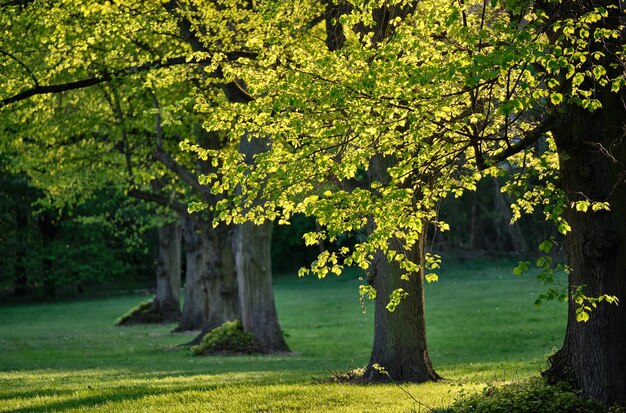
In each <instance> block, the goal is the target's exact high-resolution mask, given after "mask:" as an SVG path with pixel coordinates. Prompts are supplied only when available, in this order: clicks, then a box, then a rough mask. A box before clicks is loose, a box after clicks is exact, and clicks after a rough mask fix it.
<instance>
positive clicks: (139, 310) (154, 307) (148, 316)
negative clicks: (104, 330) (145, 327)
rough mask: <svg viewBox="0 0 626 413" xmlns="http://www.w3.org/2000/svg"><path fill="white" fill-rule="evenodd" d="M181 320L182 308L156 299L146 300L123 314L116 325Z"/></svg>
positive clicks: (163, 322) (162, 322) (165, 322)
mask: <svg viewBox="0 0 626 413" xmlns="http://www.w3.org/2000/svg"><path fill="white" fill-rule="evenodd" d="M179 320H180V309H179V308H176V307H174V306H168V305H163V304H162V303H159V302H157V301H156V299H152V300H148V301H144V302H143V303H141V304H139V305H138V306H137V307H135V308H133V309H131V310H130V311H129V312H127V313H126V314H124V315H122V316H121V317H120V318H118V319H117V321H116V322H115V325H116V326H127V325H134V324H167V323H176V322H178V321H179Z"/></svg>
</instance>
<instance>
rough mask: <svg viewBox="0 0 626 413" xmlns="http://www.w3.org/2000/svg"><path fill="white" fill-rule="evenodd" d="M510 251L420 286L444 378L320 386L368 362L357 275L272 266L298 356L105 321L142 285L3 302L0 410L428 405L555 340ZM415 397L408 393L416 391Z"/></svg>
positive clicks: (556, 312)
mask: <svg viewBox="0 0 626 413" xmlns="http://www.w3.org/2000/svg"><path fill="white" fill-rule="evenodd" d="M513 266H514V264H513V263H510V262H491V263H485V262H473V263H472V262H470V263H468V262H465V263H457V264H450V265H448V266H447V267H444V269H443V270H442V271H440V274H439V275H440V279H439V282H437V283H432V284H429V285H427V286H426V300H427V329H428V340H429V342H428V348H429V352H430V356H431V359H432V361H433V364H434V366H435V368H436V370H437V372H438V373H439V374H440V375H442V376H443V377H444V378H445V379H446V380H444V381H442V382H439V383H427V384H422V385H413V384H401V385H397V384H387V385H359V384H346V383H321V384H320V383H319V379H327V378H329V377H330V376H332V375H333V374H334V373H340V372H345V371H347V370H351V369H354V368H358V367H363V366H365V365H366V364H367V361H368V357H369V351H370V346H371V340H372V328H373V311H372V309H373V305H372V304H373V303H366V307H367V311H366V312H365V313H363V311H362V310H363V307H362V305H361V303H360V302H359V295H358V284H359V281H358V280H357V276H356V275H355V273H349V274H346V275H343V276H341V277H332V278H328V279H323V280H317V279H314V278H302V279H299V278H297V277H296V276H295V275H282V276H278V277H275V295H276V300H277V306H278V313H279V318H280V322H281V326H282V328H283V331H284V332H285V335H286V337H287V341H288V344H289V346H290V347H291V349H292V350H293V352H294V353H293V354H290V355H269V356H209V357H195V356H192V355H191V353H190V351H189V349H186V348H179V347H176V346H177V345H178V344H181V343H184V342H186V341H188V340H190V339H191V338H192V337H193V335H191V334H177V333H175V334H172V333H170V331H171V330H172V329H173V328H174V327H175V326H174V325H162V326H154V325H153V326H132V327H114V326H113V323H114V321H115V320H116V318H117V317H118V316H119V315H121V314H122V313H124V312H126V311H127V310H128V309H130V308H131V307H134V306H135V305H136V304H138V303H139V302H141V301H144V300H146V298H147V296H146V295H142V294H130V295H122V296H115V297H112V298H108V299H102V298H98V299H88V300H79V301H69V302H56V303H46V304H10V305H0V412H35V413H37V412H60V411H63V412H107V413H110V412H127V411H128V412H297V411H306V412H408V411H415V412H420V411H421V412H426V411H428V408H427V407H426V406H428V407H446V406H449V405H450V404H451V403H453V402H454V400H455V398H457V397H458V396H459V394H461V395H462V394H468V393H471V392H474V391H478V390H481V389H483V388H484V387H485V386H486V385H493V384H494V383H495V384H500V383H505V382H509V381H513V380H518V379H522V378H527V377H530V376H536V375H538V373H539V372H540V371H541V370H542V369H543V368H544V367H545V366H546V361H545V360H546V356H547V355H548V354H549V353H551V352H552V351H553V350H554V348H555V347H558V346H559V345H560V344H561V341H562V337H563V333H564V330H565V317H566V306H565V304H563V303H557V302H549V303H546V304H544V305H542V306H541V307H538V308H537V307H535V306H534V305H533V302H534V300H535V298H536V296H537V294H538V293H540V292H541V291H543V288H544V287H542V286H540V285H538V284H537V282H536V281H533V279H532V278H530V279H528V278H526V279H523V278H519V277H516V276H514V275H513V274H512V268H513ZM416 400H417V401H419V402H417V401H416Z"/></svg>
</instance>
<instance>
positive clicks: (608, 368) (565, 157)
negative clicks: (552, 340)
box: [547, 89, 626, 404]
mask: <svg viewBox="0 0 626 413" xmlns="http://www.w3.org/2000/svg"><path fill="white" fill-rule="evenodd" d="M598 93H599V95H600V96H599V98H600V99H601V101H602V103H603V109H601V110H597V111H595V112H594V113H590V112H588V111H585V110H583V109H581V108H579V107H568V108H566V112H565V113H564V114H563V115H562V117H561V119H560V122H559V124H558V126H557V128H556V129H555V131H554V134H555V138H556V141H557V146H558V150H559V155H560V161H561V165H560V176H561V182H562V186H563V189H564V190H565V191H566V193H567V196H568V201H576V200H584V199H586V198H589V199H591V200H592V201H609V203H610V206H611V211H608V212H607V211H602V212H586V213H583V212H576V210H575V208H568V209H567V211H566V213H565V216H566V219H567V221H568V222H569V224H570V226H571V227H572V231H571V232H570V233H568V234H567V236H566V249H567V256H568V261H569V265H570V266H571V273H570V274H569V287H570V290H572V289H574V288H576V287H578V286H584V293H585V294H586V295H588V296H590V297H597V296H599V295H601V294H610V295H616V296H617V297H618V298H619V299H620V300H622V304H620V305H619V306H618V305H612V304H607V303H601V304H600V305H599V306H598V308H596V309H594V310H593V311H592V312H591V314H590V319H589V321H588V322H586V323H584V322H577V321H576V308H577V304H576V303H574V302H572V300H570V301H569V308H568V324H567V331H566V335H565V342H564V344H563V348H562V349H561V350H560V351H559V352H558V353H557V354H556V355H555V356H554V357H553V358H552V360H551V367H550V368H549V370H548V371H547V374H548V375H550V376H553V377H554V376H556V377H558V378H567V379H571V380H573V381H574V382H575V384H577V386H578V387H579V388H580V389H581V390H582V392H583V394H584V395H585V396H590V397H593V398H595V399H598V400H600V401H603V402H605V403H607V404H610V403H613V402H626V345H625V344H626V306H625V305H624V300H626V184H625V182H624V177H625V174H626V167H625V165H626V142H624V141H623V139H624V131H625V126H626V110H625V108H624V103H623V102H624V101H625V100H622V99H626V93H621V95H620V94H616V93H610V92H608V91H607V90H606V89H603V90H600V91H599V92H598ZM585 197H586V198H585Z"/></svg>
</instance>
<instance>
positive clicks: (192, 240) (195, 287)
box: [177, 217, 239, 342]
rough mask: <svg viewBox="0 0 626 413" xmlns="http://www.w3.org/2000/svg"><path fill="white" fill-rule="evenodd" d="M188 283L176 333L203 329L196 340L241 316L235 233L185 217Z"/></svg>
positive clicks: (227, 228) (225, 228)
mask: <svg viewBox="0 0 626 413" xmlns="http://www.w3.org/2000/svg"><path fill="white" fill-rule="evenodd" d="M184 234H185V240H186V246H187V281H186V285H185V303H184V305H183V315H182V318H181V322H180V324H179V326H178V328H177V331H187V330H202V332H201V334H200V335H198V336H197V337H196V339H194V340H193V342H197V341H199V340H200V339H202V337H203V336H204V334H206V333H207V332H209V331H211V330H212V329H214V328H215V327H219V326H221V325H222V324H224V323H225V322H226V321H232V320H235V319H236V318H238V316H239V303H238V296H237V280H236V276H235V259H234V253H233V245H232V230H231V229H230V228H229V227H218V228H213V226H212V225H211V223H209V222H205V221H202V220H200V219H199V218H198V217H193V218H192V217H188V218H185V229H184Z"/></svg>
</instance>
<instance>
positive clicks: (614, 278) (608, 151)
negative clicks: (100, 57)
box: [207, 1, 626, 403]
mask: <svg viewBox="0 0 626 413" xmlns="http://www.w3.org/2000/svg"><path fill="white" fill-rule="evenodd" d="M404 4H405V3H404V2H388V3H387V5H388V7H394V5H395V6H396V7H402V6H403V5H404ZM376 7H378V6H377V5H371V4H368V2H358V4H356V2H355V7H354V9H353V11H352V12H351V13H349V14H346V15H345V16H341V17H337V16H335V17H336V19H335V20H334V23H335V24H336V25H337V24H341V25H343V27H344V28H348V33H347V34H346V35H345V36H343V38H345V39H346V45H345V46H344V47H343V48H341V49H340V50H339V51H337V52H334V53H327V52H325V51H324V49H323V48H322V47H320V43H321V42H320V41H319V40H318V39H315V38H306V40H304V41H303V34H302V33H303V31H302V30H301V27H298V26H296V27H294V26H286V25H283V24H281V22H280V21H278V22H276V21H274V23H275V24H273V25H272V22H270V23H268V29H267V31H268V33H269V34H268V35H267V36H266V38H270V39H280V41H277V42H275V43H272V44H271V46H268V47H266V50H265V51H264V52H263V53H261V54H260V56H259V59H258V61H260V62H261V63H265V66H264V67H263V69H260V68H259V67H258V66H257V67H254V69H253V70H246V69H247V68H245V67H244V68H234V69H231V70H233V72H235V73H236V74H235V76H239V77H241V78H243V79H246V82H247V83H248V84H249V85H251V93H252V94H253V95H254V96H257V98H256V100H255V103H256V104H255V105H248V107H247V108H245V109H242V108H239V109H237V108H229V110H230V111H236V117H237V119H238V124H237V128H236V129H235V130H234V131H233V137H234V138H235V137H237V136H240V135H241V133H243V131H244V130H255V131H258V134H259V135H260V136H272V138H273V140H272V146H271V150H270V151H268V152H264V153H261V154H258V155H257V156H256V158H255V164H254V169H255V171H254V172H253V173H249V172H246V174H247V175H246V177H245V178H244V177H242V176H241V174H240V175H237V173H238V171H239V173H240V171H241V170H246V168H249V165H247V166H246V168H241V167H240V166H239V165H240V158H237V157H236V156H229V155H226V154H221V162H222V163H223V165H222V175H221V176H220V177H217V176H215V177H213V178H214V180H215V181H216V182H219V183H220V184H222V185H225V187H226V188H228V187H230V186H232V185H234V184H235V183H241V182H245V184H246V189H245V191H243V192H244V193H245V194H246V195H245V196H242V197H239V198H236V199H234V200H233V202H232V203H231V204H229V205H226V203H224V204H223V205H220V207H222V208H223V212H222V218H223V219H226V220H235V221H241V220H260V219H261V218H260V217H269V218H270V219H273V218H277V219H279V220H281V221H287V220H289V218H290V216H291V215H292V214H293V213H295V212H301V213H305V214H307V215H313V216H315V217H317V219H318V220H319V222H320V224H322V226H323V227H324V230H323V231H321V232H318V233H311V234H309V235H308V236H306V238H307V240H308V241H309V242H310V243H315V242H317V241H319V240H320V239H325V238H329V239H331V240H332V239H333V238H334V237H336V236H337V235H338V234H339V233H342V232H348V231H356V232H359V231H361V232H364V233H366V235H367V239H366V240H365V241H363V242H361V243H359V244H357V246H356V247H355V248H354V249H351V250H349V249H345V250H342V251H340V253H337V254H335V253H322V254H320V256H319V258H318V260H317V261H316V262H315V263H314V264H313V266H312V270H313V271H314V272H316V273H318V274H319V275H321V276H324V275H325V274H327V273H328V272H340V271H341V268H342V266H343V265H350V264H358V265H361V266H362V267H363V268H368V267H369V266H370V265H372V263H375V262H376V258H377V257H380V255H377V253H376V251H381V252H382V253H383V254H385V256H386V257H387V258H388V259H389V260H393V261H397V262H398V265H400V266H401V267H402V268H403V269H405V270H406V271H409V272H414V273H416V272H418V271H419V267H420V266H421V267H422V269H423V268H424V267H428V266H429V265H430V266H431V267H433V266H436V265H437V258H436V257H430V259H426V260H425V261H426V264H424V263H423V262H421V261H422V260H420V259H418V257H417V255H415V254H410V253H409V252H410V251H411V250H412V247H413V246H415V245H416V244H417V243H418V242H419V241H418V240H419V239H420V234H422V232H423V223H424V221H433V223H434V224H435V225H437V226H438V227H439V229H441V230H443V229H446V228H447V226H446V224H444V223H442V222H438V221H436V219H434V218H435V215H434V208H433V207H434V205H436V203H437V200H438V199H441V198H443V197H444V196H445V194H449V193H452V194H455V195H460V194H461V193H462V192H463V191H464V190H467V189H473V188H474V187H475V182H476V181H477V180H478V179H480V178H481V177H482V176H489V175H494V176H501V175H505V174H508V173H509V172H514V174H513V175H514V176H513V177H514V178H516V179H514V180H513V181H512V183H511V184H510V185H507V187H508V188H513V190H514V191H517V194H516V195H517V196H518V197H519V199H518V200H517V201H516V207H517V210H514V216H517V215H519V213H520V212H521V211H526V212H530V211H532V210H534V209H535V208H536V207H537V206H538V205H545V207H544V213H545V215H546V218H547V219H548V220H550V221H552V222H554V223H555V225H556V227H557V228H558V230H559V232H561V233H563V234H566V236H567V241H566V245H567V250H568V257H569V260H570V265H571V266H572V268H571V270H570V278H569V283H570V286H569V289H568V291H567V292H566V295H567V296H568V297H569V305H570V310H569V312H570V316H569V324H568V332H567V338H566V342H565V345H564V348H563V349H562V350H561V351H560V352H559V353H558V354H557V355H556V356H555V357H554V359H553V367H552V368H551V369H550V370H549V372H548V373H549V374H551V375H556V376H561V377H562V376H570V378H572V379H573V380H574V381H575V383H576V384H577V385H578V386H579V387H580V388H581V389H582V391H583V393H584V394H585V395H589V396H592V397H595V398H597V399H599V400H602V401H603V402H605V403H611V402H614V401H620V402H623V401H624V399H625V397H624V388H625V387H624V386H623V383H624V377H623V373H622V372H621V371H620V370H619V368H618V367H617V366H622V365H624V350H623V346H621V344H619V343H621V342H622V341H623V339H624V332H625V331H624V329H623V328H622V327H623V326H624V325H626V323H625V320H624V319H623V317H624V310H622V309H620V307H617V306H614V305H610V304H605V303H603V304H602V305H600V304H599V303H600V302H602V301H609V302H610V301H615V298H614V297H611V295H616V296H618V297H622V296H624V293H626V290H625V286H624V284H623V282H622V281H620V280H621V278H623V277H621V276H620V275H619V271H620V268H621V267H622V266H623V265H624V262H623V255H624V251H623V248H622V247H621V246H622V245H623V243H624V240H623V239H622V238H623V237H622V235H621V234H622V232H623V231H615V229H616V228H618V229H619V228H621V227H622V225H623V220H624V218H623V217H624V216H626V215H624V214H623V211H622V210H621V209H622V207H621V206H620V205H621V197H622V196H623V191H624V182H623V172H624V170H623V161H624V158H623V156H624V147H623V144H622V143H621V142H622V138H623V131H624V119H626V116H624V110H625V109H624V104H623V102H624V98H623V96H624V85H625V83H626V81H625V79H624V71H623V67H624V44H623V33H622V31H623V22H624V14H623V13H624V12H623V10H622V6H621V3H619V2H617V1H612V2H584V3H575V2H560V3H545V4H543V3H536V4H535V3H523V2H507V3H501V2H498V1H494V2H491V3H490V4H488V3H487V2H482V3H476V4H474V3H471V4H468V3H464V2H459V3H452V4H442V3H441V2H438V1H432V2H430V1H422V2H420V3H419V4H418V6H417V9H416V11H415V13H410V14H408V15H407V16H404V17H403V16H398V17H399V18H397V19H396V18H394V19H389V20H384V21H383V22H384V25H386V26H385V28H386V27H393V32H394V35H393V36H391V37H390V38H389V40H388V41H386V42H385V43H384V45H382V46H380V47H375V43H376V42H375V41H374V40H373V39H375V37H376V31H374V30H372V31H365V32H364V31H360V30H359V28H360V27H363V26H366V27H372V25H374V27H376V28H377V30H382V28H384V27H383V25H381V22H380V21H378V22H375V18H373V17H372V16H375V13H373V11H374V8H376ZM389 15H393V14H392V13H389ZM375 23H378V26H375ZM305 37H306V35H305ZM236 69H237V70H236ZM252 87H254V89H253V90H252ZM207 112H212V113H214V112H217V111H211V110H208V108H207ZM222 116H223V114H222ZM234 116H235V115H231V116H229V117H227V118H226V120H223V118H222V119H220V117H219V116H216V117H215V122H216V124H217V125H220V126H216V127H221V126H223V125H224V124H225V123H228V121H229V119H232V118H234ZM220 122H221V124H220ZM539 140H546V141H547V143H548V147H549V148H548V150H547V151H545V152H541V151H538V150H537V147H536V146H535V143H536V142H538V141H539ZM375 155H376V156H383V157H387V158H391V159H393V161H392V162H390V163H389V164H388V165H387V166H386V167H385V169H386V171H385V172H386V175H387V176H388V177H389V179H388V180H372V181H371V182H368V183H366V184H365V187H364V186H363V182H364V179H363V175H364V174H365V173H369V172H371V171H372V164H371V159H372V158H373V157H374V156H375ZM218 156H219V155H218ZM559 159H560V168H559V166H558V164H557V161H558V160H559ZM504 162H506V163H505V164H501V163H504ZM556 171H558V174H559V178H558V180H557V181H556V182H555V173H556ZM524 176H533V177H535V178H536V179H535V182H536V183H537V184H535V185H533V186H530V187H525V188H524V187H523V186H522V187H519V186H517V183H519V182H520V178H523V177H524ZM521 181H523V179H521ZM328 182H330V183H328ZM346 182H348V183H353V184H354V183H355V182H356V185H345V183H346ZM359 182H361V186H359V185H358V183H359ZM260 183H263V185H260ZM557 185H559V186H560V187H561V188H562V189H560V188H559V187H558V186H557ZM214 188H217V190H218V191H219V190H220V187H219V184H218V185H217V186H214ZM259 199H260V200H262V207H258V205H259ZM255 203H256V205H257V207H256V208H252V206H253V205H255ZM607 203H608V204H607ZM608 205H611V206H610V208H611V210H610V211H608V208H609V206H608ZM586 210H589V211H590V212H589V213H587V214H582V213H581V212H583V211H586ZM372 221H373V222H374V223H375V225H372V223H371V222H372ZM368 224H369V225H370V228H372V227H373V228H374V230H373V231H369V232H368V231H366V227H367V226H368ZM549 245H551V244H549V243H548V244H543V243H542V249H543V250H549ZM542 262H545V260H544V261H542ZM363 291H364V292H366V293H369V292H372V294H373V291H372V290H371V289H370V288H368V287H363ZM607 294H608V295H607ZM403 295H404V291H403V290H400V289H399V288H396V289H395V290H394V291H393V292H392V294H391V298H390V304H391V307H394V306H395V304H396V303H397V301H398V299H399V298H400V297H401V296H403ZM400 305H401V304H400ZM596 306H597V308H596V309H594V311H593V312H592V313H591V314H589V310H590V309H591V308H592V307H596ZM584 320H588V321H587V323H586V324H583V323H581V322H580V321H584ZM594 365H595V366H600V367H599V368H598V367H596V370H594V367H592V366H594ZM600 377H602V378H600Z"/></svg>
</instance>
